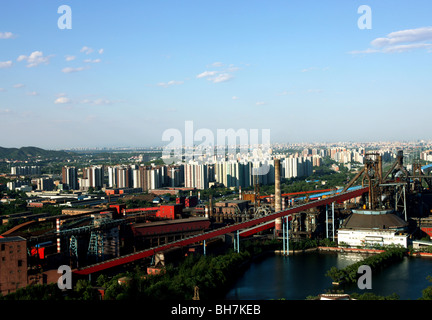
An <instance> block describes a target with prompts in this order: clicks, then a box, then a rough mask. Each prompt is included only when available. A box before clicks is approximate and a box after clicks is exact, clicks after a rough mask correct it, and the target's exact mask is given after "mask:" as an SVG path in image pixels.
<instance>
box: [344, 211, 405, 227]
mask: <svg viewBox="0 0 432 320" xmlns="http://www.w3.org/2000/svg"><path fill="white" fill-rule="evenodd" d="M407 226H408V223H407V222H406V221H404V220H402V219H401V218H399V217H398V216H397V215H395V214H393V213H385V214H362V213H359V211H355V212H353V213H352V214H351V215H350V216H349V217H348V218H347V219H346V220H345V221H344V223H343V224H342V228H346V229H400V228H405V227H407Z"/></svg>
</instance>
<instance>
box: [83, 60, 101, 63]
mask: <svg viewBox="0 0 432 320" xmlns="http://www.w3.org/2000/svg"><path fill="white" fill-rule="evenodd" d="M101 61H102V60H101V59H93V60H92V59H85V60H84V62H85V63H99V62H101Z"/></svg>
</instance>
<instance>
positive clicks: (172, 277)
mask: <svg viewBox="0 0 432 320" xmlns="http://www.w3.org/2000/svg"><path fill="white" fill-rule="evenodd" d="M281 246H282V243H281V242H280V241H278V240H265V241H263V240H259V241H258V240H256V241H252V240H248V241H245V242H243V243H242V244H241V251H240V252H239V253H237V252H234V250H233V249H231V248H230V249H228V250H227V251H226V252H225V253H224V254H218V255H212V254H207V255H201V254H192V255H188V256H187V257H185V258H184V259H182V261H180V262H179V263H178V264H177V265H175V266H174V265H172V264H170V265H168V266H166V267H165V268H164V269H163V272H161V273H160V274H155V275H148V274H147V269H146V268H144V267H139V266H136V267H135V269H134V270H133V271H128V272H124V273H121V274H118V275H116V276H114V277H111V278H110V277H107V276H106V275H100V276H99V277H98V278H97V279H96V281H95V282H94V283H90V282H89V281H88V280H78V281H77V282H76V283H75V284H74V287H73V289H72V290H67V291H62V290H60V289H59V288H58V286H57V283H51V284H47V285H33V286H27V287H25V288H21V289H18V290H16V291H15V292H13V293H10V294H8V295H5V296H1V295H0V300H57V301H58V300H87V301H98V300H101V299H102V297H101V294H100V289H103V292H104V295H103V300H132V301H137V300H138V301H144V300H146V301H161V300H193V299H196V298H197V297H196V296H195V294H196V293H198V294H199V299H200V300H212V299H219V300H220V299H223V297H224V296H225V294H226V292H227V291H228V290H229V289H230V287H231V286H232V285H233V284H234V283H235V281H236V279H237V278H238V277H239V276H241V275H242V274H243V273H244V271H245V270H246V269H247V268H248V267H249V266H250V264H251V263H252V262H254V261H258V260H259V259H264V258H265V257H267V256H268V255H273V254H281V252H282V250H281ZM289 248H290V254H294V255H295V254H302V253H307V252H313V251H319V252H321V251H323V252H325V251H328V252H330V251H334V252H356V253H366V254H368V255H367V257H366V258H365V259H363V260H361V261H359V262H357V263H355V264H353V265H350V266H348V267H346V268H344V269H342V270H340V269H337V268H336V267H333V268H331V269H330V270H328V271H327V274H326V275H327V276H329V277H331V278H332V280H333V281H334V282H344V281H346V282H349V281H350V282H352V281H356V279H357V269H358V266H359V265H364V264H367V265H370V266H371V267H372V268H374V269H375V268H376V269H377V270H379V269H382V268H385V266H387V265H389V264H391V263H393V262H395V261H399V260H400V259H402V258H403V257H404V256H405V255H407V254H409V252H408V250H407V249H405V248H398V247H390V248H385V250H382V249H381V250H379V249H359V248H340V247H337V246H336V244H335V243H334V242H332V241H331V240H329V239H323V240H312V239H305V240H302V241H296V242H292V241H290V244H289ZM371 253H373V254H372V255H371ZM413 256H416V255H413ZM429 280H430V281H431V282H432V278H430V279H429ZM312 298H313V297H305V300H311V299H312ZM353 298H355V299H359V300H397V299H399V298H398V296H397V295H396V294H393V295H391V296H388V297H380V296H376V295H374V294H372V293H366V294H363V295H359V294H353ZM420 300H432V285H431V286H430V287H427V288H426V289H424V290H423V296H422V297H421V298H420Z"/></svg>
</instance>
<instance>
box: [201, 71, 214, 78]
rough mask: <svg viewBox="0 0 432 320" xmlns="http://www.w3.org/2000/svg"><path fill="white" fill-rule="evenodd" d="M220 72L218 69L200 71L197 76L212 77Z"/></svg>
mask: <svg viewBox="0 0 432 320" xmlns="http://www.w3.org/2000/svg"><path fill="white" fill-rule="evenodd" d="M217 73H218V72H217V71H204V72H202V73H200V74H199V75H197V76H196V77H197V78H206V77H210V76H214V75H216V74H217Z"/></svg>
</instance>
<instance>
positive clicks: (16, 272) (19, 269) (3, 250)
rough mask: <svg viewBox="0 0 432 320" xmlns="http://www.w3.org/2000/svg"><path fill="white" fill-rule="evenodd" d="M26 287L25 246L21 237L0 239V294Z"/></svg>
mask: <svg viewBox="0 0 432 320" xmlns="http://www.w3.org/2000/svg"><path fill="white" fill-rule="evenodd" d="M26 285H27V244H26V239H24V238H22V237H0V293H1V294H3V295H5V294H8V293H10V292H14V291H15V290H16V289H19V288H22V287H25V286H26Z"/></svg>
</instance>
